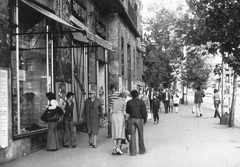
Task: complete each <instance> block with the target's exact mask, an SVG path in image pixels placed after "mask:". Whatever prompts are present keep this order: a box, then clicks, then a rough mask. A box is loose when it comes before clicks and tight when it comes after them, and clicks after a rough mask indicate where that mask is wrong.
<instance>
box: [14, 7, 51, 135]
mask: <svg viewBox="0 0 240 167" xmlns="http://www.w3.org/2000/svg"><path fill="white" fill-rule="evenodd" d="M14 14H16V15H15V16H16V17H15V20H13V21H14V22H16V23H17V24H18V26H17V27H16V28H15V29H13V34H16V35H13V36H12V43H11V45H12V51H11V68H12V90H13V91H12V99H13V101H12V106H13V107H12V108H13V134H14V136H17V135H21V134H27V133H31V132H36V131H42V130H44V129H46V128H47V124H46V123H45V122H43V121H41V120H40V117H41V115H42V113H43V112H44V111H45V107H46V105H47V98H46V96H45V95H46V93H47V92H48V91H52V90H53V87H52V85H53V84H52V83H53V80H52V76H53V55H52V42H51V40H49V39H50V38H49V36H48V33H47V31H48V30H49V29H50V26H48V24H47V20H46V18H45V17H43V16H42V15H41V14H39V13H38V12H36V11H34V10H33V9H31V8H29V7H27V6H26V5H24V4H22V3H21V4H19V8H18V11H16V12H15V13H14Z"/></svg>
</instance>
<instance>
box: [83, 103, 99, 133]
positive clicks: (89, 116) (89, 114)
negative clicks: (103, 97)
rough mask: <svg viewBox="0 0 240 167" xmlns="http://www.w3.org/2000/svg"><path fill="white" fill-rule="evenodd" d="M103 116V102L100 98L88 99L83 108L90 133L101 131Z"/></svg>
mask: <svg viewBox="0 0 240 167" xmlns="http://www.w3.org/2000/svg"><path fill="white" fill-rule="evenodd" d="M102 116H103V111H102V103H101V101H100V100H99V99H95V101H93V102H92V101H91V99H87V100H86V101H85V104H84V108H83V118H84V119H85V121H86V123H87V130H88V134H91V133H93V134H95V135H96V134H98V133H99V122H100V117H102Z"/></svg>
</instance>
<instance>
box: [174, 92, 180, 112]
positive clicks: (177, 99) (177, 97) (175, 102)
mask: <svg viewBox="0 0 240 167" xmlns="http://www.w3.org/2000/svg"><path fill="white" fill-rule="evenodd" d="M179 103H180V97H179V95H178V92H177V91H176V93H175V94H174V95H173V107H174V108H175V112H176V113H178V107H179Z"/></svg>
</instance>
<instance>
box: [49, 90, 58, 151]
mask: <svg viewBox="0 0 240 167" xmlns="http://www.w3.org/2000/svg"><path fill="white" fill-rule="evenodd" d="M46 97H47V98H48V105H47V106H46V108H47V109H48V110H49V111H51V110H52V112H56V111H55V109H56V108H57V106H58V102H57V100H56V99H55V95H54V94H53V93H52V92H48V93H47V94H46ZM58 122H59V120H56V121H53V122H48V134H47V151H56V150H57V149H58V148H59V142H58V133H57V125H58Z"/></svg>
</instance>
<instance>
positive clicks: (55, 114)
mask: <svg viewBox="0 0 240 167" xmlns="http://www.w3.org/2000/svg"><path fill="white" fill-rule="evenodd" d="M62 114H63V111H62V109H61V108H60V107H58V106H57V107H56V109H54V110H49V109H46V110H45V111H44V113H43V114H42V116H41V118H40V119H41V120H42V121H43V122H46V123H47V122H55V121H58V120H59V119H60V117H61V115H62Z"/></svg>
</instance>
